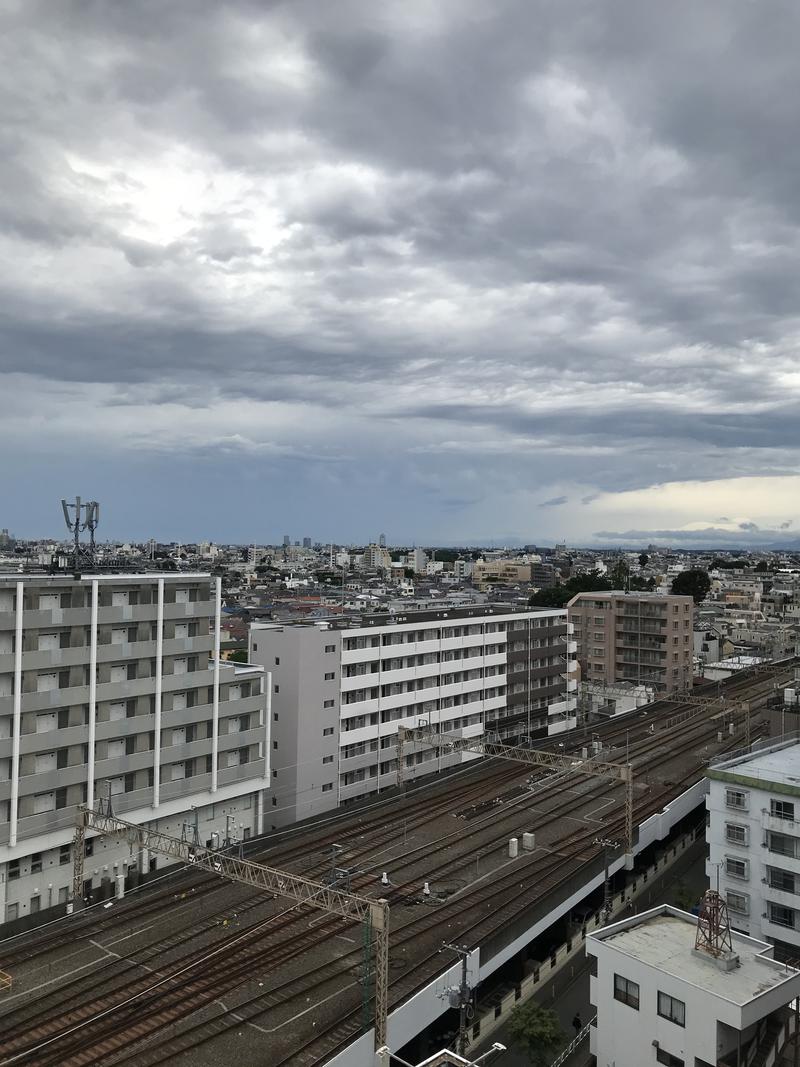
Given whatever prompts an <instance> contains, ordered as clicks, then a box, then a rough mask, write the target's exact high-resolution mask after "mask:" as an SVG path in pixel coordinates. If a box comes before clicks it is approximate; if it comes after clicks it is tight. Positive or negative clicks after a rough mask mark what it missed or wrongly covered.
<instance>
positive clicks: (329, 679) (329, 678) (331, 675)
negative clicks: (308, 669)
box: [325, 671, 336, 682]
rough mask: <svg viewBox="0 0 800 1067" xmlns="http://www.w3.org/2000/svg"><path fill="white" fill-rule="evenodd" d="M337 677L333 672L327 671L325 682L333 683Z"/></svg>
mask: <svg viewBox="0 0 800 1067" xmlns="http://www.w3.org/2000/svg"><path fill="white" fill-rule="evenodd" d="M335 677H336V674H335V673H334V672H333V671H327V672H326V674H325V681H326V682H332V681H333V679H334V678H335Z"/></svg>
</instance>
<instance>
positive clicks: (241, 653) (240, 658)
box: [228, 648, 247, 663]
mask: <svg viewBox="0 0 800 1067" xmlns="http://www.w3.org/2000/svg"><path fill="white" fill-rule="evenodd" d="M228 663H247V653H246V652H245V650H244V649H243V648H237V649H236V651H235V652H231V654H230V655H229V656H228Z"/></svg>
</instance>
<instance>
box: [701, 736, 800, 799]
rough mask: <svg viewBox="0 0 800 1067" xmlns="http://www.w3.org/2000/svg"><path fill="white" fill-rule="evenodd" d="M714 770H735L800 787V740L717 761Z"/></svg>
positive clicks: (737, 772)
mask: <svg viewBox="0 0 800 1067" xmlns="http://www.w3.org/2000/svg"><path fill="white" fill-rule="evenodd" d="M710 770H711V771H712V777H713V771H733V772H734V773H736V774H743V775H745V776H746V777H748V778H750V777H752V778H758V779H765V780H767V781H768V782H780V783H782V784H783V785H789V786H794V787H795V788H800V742H797V741H793V742H789V743H788V744H787V743H785V742H784V743H779V744H776V745H774V746H772V747H770V748H766V749H764V750H763V751H761V752H754V753H752V754H751V755H746V756H741V757H739V758H738V759H732V760H726V761H724V762H721V763H715V764H714V765H713V766H712V767H711V768H710Z"/></svg>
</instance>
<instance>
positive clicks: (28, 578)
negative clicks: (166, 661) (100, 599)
mask: <svg viewBox="0 0 800 1067" xmlns="http://www.w3.org/2000/svg"><path fill="white" fill-rule="evenodd" d="M210 577H211V575H210V573H209V572H208V571H163V572H161V571H136V572H126V571H101V572H89V573H88V574H37V573H22V572H17V573H14V574H0V583H2V584H5V585H15V584H16V583H17V582H26V583H29V584H31V585H55V586H65V587H66V586H71V585H74V584H75V583H76V582H93V581H95V580H97V581H98V582H121V583H129V584H135V583H140V582H148V583H150V582H157V581H158V580H159V579H161V578H163V579H164V581H167V582H194V581H204V580H208V579H209V578H210Z"/></svg>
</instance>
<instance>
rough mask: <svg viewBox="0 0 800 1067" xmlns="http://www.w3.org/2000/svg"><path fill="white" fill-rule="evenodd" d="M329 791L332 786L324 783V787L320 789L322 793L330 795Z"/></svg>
mask: <svg viewBox="0 0 800 1067" xmlns="http://www.w3.org/2000/svg"><path fill="white" fill-rule="evenodd" d="M331 789H333V785H332V784H331V783H330V782H328V783H326V785H324V786H323V787H322V792H323V793H330V791H331Z"/></svg>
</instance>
